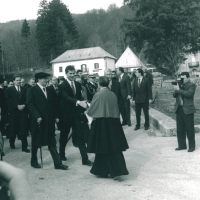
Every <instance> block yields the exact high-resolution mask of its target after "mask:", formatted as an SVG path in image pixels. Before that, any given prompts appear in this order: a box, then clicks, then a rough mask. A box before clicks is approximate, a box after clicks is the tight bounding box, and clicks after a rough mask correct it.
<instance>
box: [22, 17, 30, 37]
mask: <svg viewBox="0 0 200 200" xmlns="http://www.w3.org/2000/svg"><path fill="white" fill-rule="evenodd" d="M21 36H22V37H24V38H28V37H29V36H30V26H29V24H28V22H27V20H26V19H25V20H24V22H23V24H22V29H21Z"/></svg>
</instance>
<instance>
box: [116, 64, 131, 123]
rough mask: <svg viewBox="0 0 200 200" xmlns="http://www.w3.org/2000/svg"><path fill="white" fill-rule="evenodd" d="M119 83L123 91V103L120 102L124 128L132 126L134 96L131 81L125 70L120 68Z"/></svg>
mask: <svg viewBox="0 0 200 200" xmlns="http://www.w3.org/2000/svg"><path fill="white" fill-rule="evenodd" d="M117 73H118V76H119V83H120V89H121V94H122V98H121V102H120V113H121V115H122V120H123V121H122V126H124V125H128V126H131V114H130V99H131V95H132V91H131V81H130V78H129V76H128V75H127V74H125V73H124V68H123V67H119V68H118V71H117Z"/></svg>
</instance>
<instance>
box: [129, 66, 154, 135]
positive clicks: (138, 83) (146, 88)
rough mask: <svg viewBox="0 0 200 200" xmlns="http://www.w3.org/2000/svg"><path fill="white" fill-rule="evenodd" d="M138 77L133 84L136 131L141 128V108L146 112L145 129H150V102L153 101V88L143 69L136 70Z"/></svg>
mask: <svg viewBox="0 0 200 200" xmlns="http://www.w3.org/2000/svg"><path fill="white" fill-rule="evenodd" d="M135 75H136V77H137V78H136V79H135V81H134V84H133V103H134V104H135V113H136V122H137V123H136V126H135V129H134V130H135V131H136V130H138V129H139V128H140V117H141V110H142V109H143V112H144V118H145V123H144V129H145V130H148V129H149V126H150V125H149V103H151V102H152V88H151V85H150V84H149V81H148V79H147V78H145V77H144V73H143V70H142V69H140V68H139V69H137V70H136V72H135Z"/></svg>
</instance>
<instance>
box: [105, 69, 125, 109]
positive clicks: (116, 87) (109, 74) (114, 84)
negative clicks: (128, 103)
mask: <svg viewBox="0 0 200 200" xmlns="http://www.w3.org/2000/svg"><path fill="white" fill-rule="evenodd" d="M104 75H105V76H106V77H107V78H108V79H109V81H110V83H109V86H108V87H109V88H110V90H111V91H112V92H113V93H115V95H116V97H117V103H118V108H119V109H120V101H121V98H122V96H121V88H120V83H119V82H118V81H116V80H113V79H112V71H111V69H107V70H105V72H104Z"/></svg>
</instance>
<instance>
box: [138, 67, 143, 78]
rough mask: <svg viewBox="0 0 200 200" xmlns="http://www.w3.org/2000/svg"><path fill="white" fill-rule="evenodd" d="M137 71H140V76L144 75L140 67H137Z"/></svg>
mask: <svg viewBox="0 0 200 200" xmlns="http://www.w3.org/2000/svg"><path fill="white" fill-rule="evenodd" d="M137 71H138V73H140V74H141V75H142V76H144V72H143V70H142V69H141V68H138V69H137Z"/></svg>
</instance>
